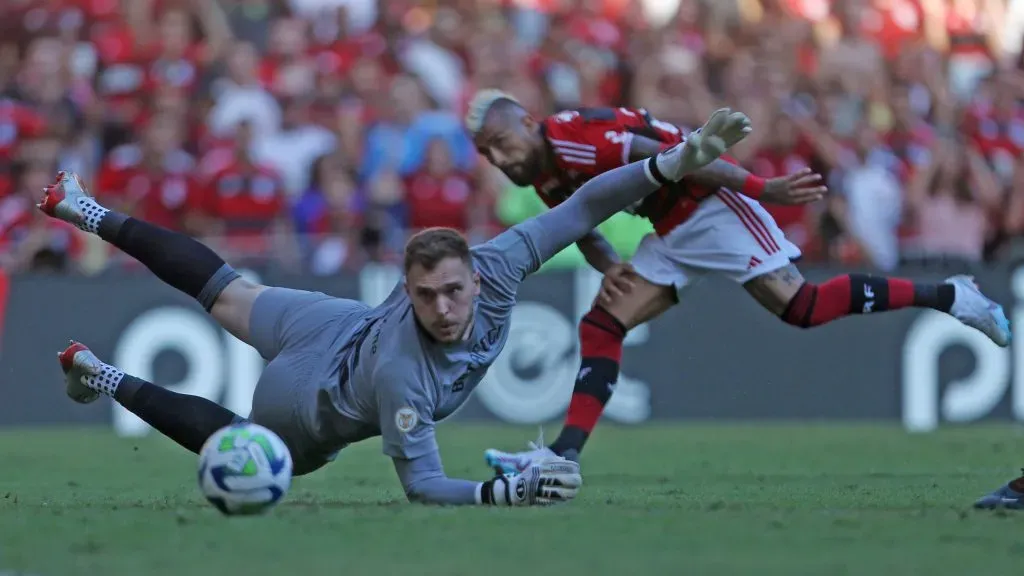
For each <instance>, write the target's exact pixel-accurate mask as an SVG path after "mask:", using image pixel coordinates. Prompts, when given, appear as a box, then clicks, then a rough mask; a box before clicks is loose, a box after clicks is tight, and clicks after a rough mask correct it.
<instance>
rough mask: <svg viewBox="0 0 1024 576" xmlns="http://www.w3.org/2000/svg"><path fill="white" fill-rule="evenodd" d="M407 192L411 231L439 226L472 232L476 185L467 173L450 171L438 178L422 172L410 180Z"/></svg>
mask: <svg viewBox="0 0 1024 576" xmlns="http://www.w3.org/2000/svg"><path fill="white" fill-rule="evenodd" d="M405 190H406V194H405V201H406V205H407V207H408V209H409V227H410V228H412V229H414V230H420V229H423V228H431V227H435V226H439V227H444V228H455V229H456V230H461V231H463V232H465V231H466V230H468V228H469V211H470V206H471V203H472V202H473V196H474V194H473V186H472V183H471V182H470V180H469V178H468V177H466V176H465V175H464V174H461V173H458V172H449V173H448V174H445V175H442V176H437V175H432V174H430V173H428V172H426V171H423V172H418V173H416V174H414V175H412V176H411V177H409V178H408V179H406V184H405Z"/></svg>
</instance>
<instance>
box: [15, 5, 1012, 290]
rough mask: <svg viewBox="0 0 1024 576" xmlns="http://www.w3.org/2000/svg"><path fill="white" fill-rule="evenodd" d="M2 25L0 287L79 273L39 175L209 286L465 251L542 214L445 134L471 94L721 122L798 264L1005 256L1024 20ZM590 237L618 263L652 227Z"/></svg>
mask: <svg viewBox="0 0 1024 576" xmlns="http://www.w3.org/2000/svg"><path fill="white" fill-rule="evenodd" d="M0 15H2V16H3V18H0V31H2V34H0V89H2V92H0V238H2V240H0V241H2V242H3V248H2V249H0V253H2V254H3V265H4V266H5V267H12V268H16V269H20V270H26V269H31V268H33V266H35V267H37V268H38V267H39V266H44V265H45V266H48V267H49V268H51V269H52V268H54V267H57V268H62V269H64V268H66V269H76V268H82V267H86V268H90V269H93V268H96V269H101V268H102V267H103V266H102V264H103V263H102V262H92V261H91V260H90V263H89V265H88V266H85V263H84V261H83V260H82V258H81V257H80V256H79V255H80V254H81V253H82V250H81V249H80V248H78V247H77V246H79V245H80V238H79V236H78V235H77V233H74V232H71V231H69V230H68V229H67V228H62V229H60V230H57V229H55V228H53V227H52V225H50V224H48V223H47V222H46V221H45V220H42V219H40V218H37V217H35V213H34V212H33V211H32V209H31V201H30V197H31V195H32V194H33V193H34V191H35V188H37V187H39V183H40V182H42V181H43V174H44V173H47V172H49V171H51V170H50V169H51V167H59V168H63V169H71V170H75V171H77V172H80V173H81V174H82V175H83V176H84V177H85V178H86V179H87V180H88V181H89V182H90V183H91V184H92V185H93V187H94V191H95V193H96V194H97V195H99V196H100V197H101V198H102V199H103V200H104V201H105V202H108V203H111V204H112V205H116V206H117V207H119V208H120V209H123V210H126V211H128V212H130V213H132V214H136V215H139V216H141V217H143V218H146V219H149V220H152V221H154V222H156V223H158V224H161V225H164V226H168V227H172V228H179V229H184V230H186V231H188V232H190V233H192V234H196V235H199V236H202V237H203V238H204V240H206V241H209V242H211V243H213V244H215V245H217V247H218V249H222V250H225V251H226V255H227V256H229V259H233V260H234V261H237V260H243V261H245V262H247V263H248V262H252V263H255V264H265V263H274V264H282V265H285V266H291V265H297V264H299V263H301V264H303V265H304V266H306V268H307V270H313V271H315V272H317V273H320V274H329V273H335V272H337V271H339V270H353V269H357V268H358V267H360V266H362V265H363V264H365V263H367V262H394V261H396V259H397V256H398V254H400V252H401V248H402V245H403V242H404V240H405V238H406V237H407V236H408V234H409V232H411V231H412V230H415V229H417V228H422V227H426V226H436V225H445V226H453V227H456V228H459V229H461V230H464V231H466V232H467V233H468V234H469V235H470V237H471V238H472V239H473V240H474V241H480V240H483V239H485V238H487V237H489V236H491V235H493V234H494V233H495V232H496V231H497V230H498V229H499V227H500V226H507V225H510V224H514V223H515V222H517V221H519V220H521V219H522V218H524V217H527V216H529V215H532V214H534V213H535V212H536V210H539V209H542V207H541V206H540V205H539V204H538V203H537V202H536V201H535V200H536V199H534V198H531V197H530V194H531V192H530V191H528V190H522V189H518V188H515V187H512V186H510V185H509V183H508V182H507V181H506V180H505V179H504V178H503V177H502V176H500V175H499V174H497V173H496V172H495V171H494V170H493V169H492V168H491V167H490V166H489V165H487V164H486V163H481V162H478V158H477V153H476V151H475V150H474V148H473V146H472V143H471V141H470V140H469V138H468V137H467V135H466V134H465V132H464V130H463V127H462V125H461V116H462V114H463V113H464V112H465V110H464V107H465V106H466V103H467V101H468V99H469V98H470V96H471V95H472V94H473V92H474V91H475V90H477V89H481V88H487V87H496V88H501V89H504V90H507V91H509V92H511V93H512V94H514V95H515V96H517V97H518V98H520V99H521V101H522V102H523V103H524V104H526V106H527V107H528V108H529V109H531V110H532V111H533V112H535V113H536V114H538V115H543V114H550V113H553V112H556V111H558V110H559V109H561V108H566V107H578V106H622V105H629V106H636V107H644V108H647V109H648V110H649V111H650V112H651V113H652V114H653V115H654V116H656V117H658V118H659V119H660V120H662V121H666V122H671V123H674V124H677V125H679V126H681V127H683V128H684V129H692V128H693V127H695V126H698V125H699V124H700V123H701V122H703V120H704V119H705V118H706V117H707V115H708V114H710V113H711V111H713V110H714V109H715V108H717V107H719V106H721V105H723V104H728V105H730V106H734V107H736V108H739V109H742V110H743V111H745V112H747V113H748V114H749V115H750V116H751V118H752V119H753V121H754V124H755V131H754V132H753V134H751V135H750V137H748V138H747V139H746V140H745V141H744V142H743V143H741V144H740V145H739V146H737V147H736V148H735V149H734V150H733V151H732V154H733V156H734V157H735V158H736V159H737V160H738V161H740V162H741V163H743V164H744V165H745V166H747V167H748V168H750V169H751V170H753V171H754V172H755V173H757V174H759V175H761V176H763V177H773V176H779V175H782V174H785V173H789V172H792V171H794V170H797V169H799V168H802V167H804V166H809V167H811V168H812V169H814V170H817V171H819V172H822V173H823V174H825V175H826V177H827V180H828V184H829V186H830V188H831V191H832V193H831V195H830V196H829V198H828V199H826V201H824V202H822V203H820V205H812V206H808V207H778V206H769V207H768V209H769V211H770V212H771V213H772V214H773V215H774V216H775V218H776V220H777V221H778V223H779V225H780V226H781V227H782V228H783V229H784V230H785V231H786V233H787V235H788V236H789V237H790V238H791V239H792V240H793V241H794V242H796V243H797V244H799V245H800V246H801V247H802V248H803V250H804V253H805V257H806V259H807V260H810V261H841V262H844V263H849V264H865V265H873V266H877V267H882V268H890V267H892V266H895V265H897V264H898V263H900V262H901V261H905V260H907V259H914V260H922V259H923V260H927V261H937V262H951V261H957V262H963V261H978V260H982V259H985V258H990V257H993V256H995V255H999V254H1003V253H1005V252H1006V251H1007V249H1008V247H1012V246H1013V245H1015V244H1018V243H1020V244H1024V243H1021V242H1020V239H1021V237H1022V234H1024V175H1022V174H1024V167H1022V163H1024V159H1022V158H1024V55H1022V53H1021V45H1022V35H1024V0H844V1H842V2H839V1H834V0H816V1H808V0H665V1H656V0H533V1H529V2H525V1H511V0H501V1H491V0H487V1H485V0H436V1H434V2H427V3H423V2H413V1H411V0H388V1H387V2H383V1H381V0H131V1H127V2H113V1H105V0H83V1H75V2H64V1H61V2H56V1H48V0H14V1H13V2H7V3H0ZM50 178H52V174H49V175H48V177H47V178H46V180H47V181H48V180H49V179H50ZM602 230H603V231H605V232H606V233H608V234H609V235H610V237H611V238H612V239H613V243H614V244H615V245H616V247H617V248H619V249H620V250H621V251H623V252H624V253H628V252H629V251H630V250H631V249H632V248H633V247H634V245H635V243H636V238H638V237H639V236H640V235H642V234H643V233H644V232H646V231H647V230H649V226H647V224H646V223H644V222H643V221H641V220H639V219H635V218H630V217H622V218H616V219H614V220H613V221H612V222H609V223H608V224H606V225H605V226H604V227H602ZM951 231H952V232H951ZM296 234H298V235H297V236H296ZM100 252H101V253H102V254H109V255H113V254H115V252H113V251H106V250H103V251H100ZM569 252H571V250H570V251H569ZM102 254H101V256H102ZM37 255H38V257H37ZM69 255H70V256H72V257H73V258H71V259H70V260H69V259H68V256H69ZM92 256H93V254H92V253H91V252H90V258H91V257H92ZM122 261H123V260H122V259H120V258H113V259H111V262H113V263H115V264H116V263H120V262H122ZM559 261H561V262H565V263H568V264H572V265H577V264H578V263H579V258H573V257H571V255H570V256H565V257H563V258H560V260H559Z"/></svg>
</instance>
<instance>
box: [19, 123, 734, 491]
mask: <svg viewBox="0 0 1024 576" xmlns="http://www.w3.org/2000/svg"><path fill="white" fill-rule="evenodd" d="M497 113H500V111H498V110H490V109H488V110H476V111H474V114H475V117H472V118H470V121H471V122H484V121H485V120H486V119H487V117H488V115H489V114H497ZM750 129H751V128H750V123H749V120H748V119H747V117H746V116H744V115H743V114H741V113H738V112H731V111H729V110H728V109H723V110H719V111H717V112H715V114H714V115H712V117H711V118H710V119H709V120H708V123H707V124H706V125H705V126H704V128H703V129H702V130H700V131H697V132H695V133H694V134H692V135H691V136H690V137H689V139H688V140H687V141H686V142H685V143H683V144H680V145H678V146H676V147H674V148H672V149H669V150H666V151H665V152H662V153H661V154H659V155H657V156H655V157H652V158H650V159H649V160H645V161H642V162H636V163H633V164H630V165H628V166H624V167H622V168H619V169H617V170H614V171H611V172H608V173H605V174H603V175H600V176H598V177H596V178H594V179H593V180H591V181H589V182H588V183H587V184H585V185H584V186H583V187H582V188H581V189H580V190H579V191H577V192H576V193H575V194H574V195H573V196H572V197H571V198H569V199H568V200H566V201H565V202H564V203H562V204H560V205H559V206H557V207H556V208H553V209H552V210H550V211H548V212H545V213H544V214H541V215H540V216H537V217H535V218H532V219H530V220H527V221H525V222H523V223H521V224H519V225H517V226H514V227H512V228H511V229H509V230H507V231H505V232H504V233H502V234H500V235H498V236H497V237H495V238H494V239H492V240H491V241H489V242H486V243H484V244H481V245H478V246H475V247H472V248H470V247H469V246H468V245H467V243H466V241H465V239H464V238H462V236H460V235H459V234H458V233H457V232H455V231H453V230H448V229H430V230H426V231H424V232H421V233H419V234H417V235H415V236H413V237H412V238H411V239H410V240H409V242H408V244H407V246H406V249H405V263H404V268H405V277H404V280H403V281H402V282H399V284H398V286H396V287H395V289H394V291H393V292H392V293H391V295H390V296H389V297H388V298H387V300H385V301H384V302H383V303H382V304H381V305H379V306H377V307H373V308H371V307H369V306H366V305H365V304H362V303H360V302H356V301H353V300H346V299H341V298H334V297H331V296H327V295H325V294H321V293H311V292H303V291H299V290H291V289H287V288H278V287H269V286H261V285H257V284H253V283H250V282H248V281H246V280H245V279H243V278H241V277H240V276H239V274H238V273H237V272H235V271H234V270H233V269H232V268H231V267H230V266H229V265H227V264H226V263H225V262H224V261H223V260H222V259H221V258H220V257H219V256H217V255H216V254H215V253H214V252H213V251H212V250H210V249H209V248H207V247H206V246H204V245H203V244H201V243H200V242H198V241H196V240H193V239H192V238H189V237H188V236H185V235H183V234H179V233H176V232H172V231H169V230H165V229H162V228H159V227H156V226H153V225H151V224H148V223H146V222H143V221H140V220H137V219H135V218H131V217H128V216H126V215H124V214H120V213H117V212H114V211H111V210H108V209H106V208H104V207H102V206H101V205H100V204H98V203H97V202H96V200H95V199H94V198H92V196H91V195H90V194H89V193H88V192H87V191H86V190H85V189H84V188H83V187H82V186H81V184H80V182H79V181H78V178H77V177H76V176H74V175H72V174H67V173H61V174H60V175H59V176H58V179H57V182H56V184H54V185H53V186H50V187H48V188H47V189H46V191H45V197H44V199H43V201H42V202H41V203H40V204H39V208H40V209H41V210H42V211H43V212H45V213H46V214H48V215H49V216H52V217H55V218H59V219H62V220H65V221H68V222H71V223H73V224H75V225H76V226H78V227H79V228H81V229H82V230H85V231H87V232H90V233H93V234H97V235H99V236H100V237H101V238H103V239H104V240H106V241H107V242H110V243H111V244H113V245H115V246H117V247H118V248H120V249H121V250H123V251H124V252H126V253H127V254H129V255H131V256H133V257H135V258H136V259H137V260H139V261H140V262H142V263H143V264H144V265H146V267H147V268H149V269H150V270H151V271H152V272H153V273H154V274H156V276H157V277H159V278H160V279H161V280H163V281H164V282H166V283H167V284H170V285H171V286H173V287H175V288H177V289H178V290H181V291H182V292H185V293H186V294H189V295H190V296H192V297H194V298H195V299H196V300H198V302H199V303H200V304H201V305H202V306H203V307H204V308H205V309H206V310H207V311H208V312H210V314H211V315H212V316H213V318H214V319H216V320H217V321H218V322H219V323H220V325H221V326H223V327H224V328H225V329H226V330H227V331H229V332H230V333H231V334H233V335H234V336H236V337H237V338H239V339H240V340H242V341H244V342H246V343H248V344H249V345H251V346H253V347H254V348H256V349H257V350H258V351H259V352H260V354H261V355H262V356H263V357H264V358H265V359H267V360H268V361H269V363H268V365H267V366H266V368H265V369H264V371H263V373H262V375H261V376H260V379H259V382H258V383H257V385H256V390H255V392H254V394H253V402H252V412H251V413H250V414H249V416H248V417H247V418H242V417H241V416H239V415H236V414H234V413H233V412H231V411H230V410H227V409H226V408H224V407H222V406H220V405H218V404H216V403H214V402H212V401H209V400H207V399H204V398H201V397H198V396H189V395H186V394H180V393H176V392H173V391H170V390H167V389H165V388H162V387H160V386H157V385H154V384H151V383H149V382H146V381H144V380H142V379H139V378H136V377H134V376H131V375H128V374H124V373H123V372H122V371H121V370H118V369H117V368H116V367H114V366H110V365H108V364H105V363H103V362H101V361H100V360H99V359H98V358H97V357H96V356H95V355H94V354H93V353H92V352H91V351H90V350H89V349H88V348H86V347H85V346H84V345H83V344H80V343H77V342H72V344H71V345H70V346H69V347H68V348H67V349H66V350H65V351H64V352H62V353H60V355H59V360H60V363H61V367H62V369H63V371H64V373H65V376H66V380H67V391H68V395H69V396H71V397H72V398H73V399H75V400H76V401H78V402H83V403H85V402H91V401H93V400H95V399H96V398H98V397H99V396H100V395H107V396H110V397H112V398H113V399H114V400H115V401H117V402H118V403H120V404H121V405H123V406H124V407H125V408H127V409H128V410H129V411H131V412H132V413H134V414H136V415H137V416H139V417H140V418H141V419H142V420H144V421H146V422H147V423H149V424H150V425H151V426H153V427H154V428H156V429H157V430H159V431H160V432H161V433H163V434H164V435H166V436H168V437H169V438H171V439H172V440H174V441H175V442H177V443H178V444H180V445H181V446H183V447H185V448H186V449H189V450H191V451H193V452H196V453H198V452H199V450H200V448H201V446H202V445H203V443H204V442H205V441H206V439H207V438H209V437H210V436H211V435H212V434H214V433H215V432H216V431H217V430H219V429H220V428H222V427H224V426H227V425H229V424H232V423H237V422H241V421H245V420H248V421H251V422H254V423H256V424H260V425H262V426H265V427H267V428H269V429H270V430H273V431H274V432H275V433H277V434H278V435H279V436H280V437H281V438H282V440H284V442H285V444H286V445H287V446H288V448H289V451H290V452H291V454H292V459H293V461H294V471H295V474H297V475H298V474H306V473H309V472H312V471H313V470H316V469H318V468H320V467H321V466H323V465H324V464H326V463H327V462H330V461H332V460H333V459H334V458H335V457H336V456H337V454H338V452H339V451H340V450H341V449H343V448H344V447H345V446H347V445H349V444H351V443H353V442H358V441H360V440H364V439H366V438H370V437H373V436H381V438H382V440H383V446H384V453H385V454H387V455H388V456H390V457H391V458H392V459H393V461H394V465H395V470H396V471H397V473H398V476H399V478H400V480H401V482H402V486H403V488H404V489H405V493H406V494H407V496H408V497H409V499H410V500H413V501H420V502H427V503H434V504H453V505H459V504H496V505H535V504H549V503H554V502H560V501H566V500H571V499H572V498H574V497H575V496H576V494H577V491H578V490H579V488H580V486H581V485H582V477H581V475H580V469H579V464H577V463H576V462H571V461H568V460H564V459H562V458H558V457H553V458H551V459H548V460H546V461H542V462H538V463H534V464H533V465H531V466H530V467H529V468H527V469H526V470H524V471H523V472H521V473H520V474H517V475H503V474H499V475H498V476H497V477H495V478H494V479H492V480H489V481H486V482H475V481H469V480H460V479H455V478H448V477H447V476H446V475H445V473H444V469H443V467H442V465H441V458H440V454H439V451H438V446H437V442H436V440H435V435H434V425H435V424H436V423H437V422H440V421H441V420H443V419H444V418H445V417H447V416H449V415H450V414H452V413H453V412H455V410H456V409H457V408H458V407H459V406H461V405H462V404H463V403H464V402H465V401H466V400H467V399H468V398H469V395H470V394H471V393H472V392H473V390H474V389H475V388H476V386H477V385H478V384H479V383H480V381H481V380H482V379H483V376H484V374H485V373H486V371H487V369H488V367H490V365H491V364H492V363H493V362H494V360H495V359H496V358H497V356H498V354H499V353H500V352H501V350H502V348H503V346H504V344H505V341H506V339H507V337H508V333H509V329H510V320H511V315H512V310H513V307H514V306H515V303H516V291H517V289H518V286H519V284H520V283H521V282H522V281H523V279H525V278H526V276H528V275H529V274H531V273H533V272H534V271H536V270H537V269H538V268H539V267H540V266H541V264H542V263H543V262H544V261H546V260H548V259H549V258H551V257H552V256H554V255H555V254H557V253H558V252H559V251H561V250H562V249H563V248H565V247H567V246H569V245H570V244H572V243H573V242H575V241H577V240H579V239H580V238H582V237H583V236H585V235H586V234H587V233H588V232H590V231H591V230H592V229H593V228H594V227H595V226H597V225H598V224H600V223H601V222H603V221H604V220H606V219H608V218H609V217H611V216H612V215H614V214H615V213H616V212H618V211H620V210H622V209H624V208H626V207H627V206H629V205H631V204H633V203H634V202H637V201H639V200H641V199H643V198H644V197H645V196H646V195H648V194H650V193H652V192H654V191H655V190H657V189H658V188H659V187H661V186H662V185H663V184H665V183H667V182H669V181H678V180H680V179H681V178H682V177H683V176H684V175H686V174H687V173H689V172H692V171H694V170H696V169H698V168H700V167H701V166H703V165H705V164H707V163H709V162H711V161H712V160H714V159H715V158H717V157H718V156H720V155H721V154H722V153H724V152H725V151H726V149H727V148H729V147H730V146H732V145H733V144H735V143H736V142H739V141H740V140H742V139H743V137H744V136H745V135H746V134H747V133H748V132H749V131H750Z"/></svg>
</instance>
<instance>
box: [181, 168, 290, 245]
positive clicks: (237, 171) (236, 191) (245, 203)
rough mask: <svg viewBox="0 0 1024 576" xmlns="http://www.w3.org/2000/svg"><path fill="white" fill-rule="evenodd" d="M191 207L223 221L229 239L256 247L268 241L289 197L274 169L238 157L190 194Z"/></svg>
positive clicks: (235, 242)
mask: <svg viewBox="0 0 1024 576" xmlns="http://www.w3.org/2000/svg"><path fill="white" fill-rule="evenodd" d="M189 208H190V209H192V210H195V211H197V212H199V213H201V214H203V215H206V216H209V217H212V218H215V219H217V220H219V221H221V222H223V223H224V234H225V235H226V236H227V238H228V240H229V241H231V242H233V244H234V245H236V246H238V247H239V248H245V249H248V250H253V249H260V247H261V246H263V245H264V240H265V239H266V236H267V235H266V232H269V231H270V230H271V229H272V228H273V225H274V222H275V221H276V220H278V218H279V217H280V216H282V215H283V214H284V212H285V210H286V209H287V199H286V197H285V192H284V183H283V182H282V181H281V178H280V176H279V175H278V174H277V173H276V172H274V171H273V170H272V169H270V168H267V167H265V166H252V167H247V166H245V165H243V164H242V163H240V162H237V161H235V162H232V163H231V164H229V165H227V166H226V167H223V168H221V169H219V170H217V171H216V172H215V173H214V174H213V176H212V177H211V178H210V179H209V181H208V182H206V183H205V185H203V186H201V187H200V188H199V190H198V192H197V194H195V195H192V196H190V197H189Z"/></svg>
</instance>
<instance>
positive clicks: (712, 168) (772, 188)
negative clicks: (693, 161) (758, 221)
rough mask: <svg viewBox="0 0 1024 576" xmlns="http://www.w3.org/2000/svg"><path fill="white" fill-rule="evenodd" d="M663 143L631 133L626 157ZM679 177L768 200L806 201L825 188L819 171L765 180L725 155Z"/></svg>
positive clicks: (644, 153)
mask: <svg viewBox="0 0 1024 576" xmlns="http://www.w3.org/2000/svg"><path fill="white" fill-rule="evenodd" d="M665 146H666V145H665V144H664V143H662V142H658V141H657V140H651V139H650V138H645V137H643V136H640V135H635V136H634V137H633V142H632V145H631V146H630V149H629V159H630V161H637V160H643V159H644V158H649V157H651V156H654V155H655V154H657V153H658V152H660V151H661V149H662V148H664V147H665ZM683 180H684V181H686V182H693V183H694V184H699V185H701V186H707V187H709V188H729V189H730V190H735V191H737V192H740V193H741V194H744V195H745V196H749V197H751V198H753V199H755V200H761V201H762V202H767V203H769V204H807V203H809V202H815V201H817V200H820V199H821V197H822V196H823V195H824V194H825V192H827V191H828V189H827V188H825V187H824V186H822V185H821V175H819V174H815V173H813V172H811V171H810V170H809V169H804V170H800V171H798V172H795V173H793V174H790V175H788V176H783V177H781V178H770V179H767V180H765V179H764V178H760V177H758V176H755V175H753V174H751V173H750V172H748V171H747V170H746V169H745V168H743V167H742V166H739V165H738V164H736V163H735V162H732V161H730V160H726V159H725V158H719V159H717V160H715V161H714V162H711V163H710V164H708V165H707V166H704V167H703V168H701V169H699V170H697V171H695V172H693V173H692V174H689V175H687V176H686V178H684V179H683Z"/></svg>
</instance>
